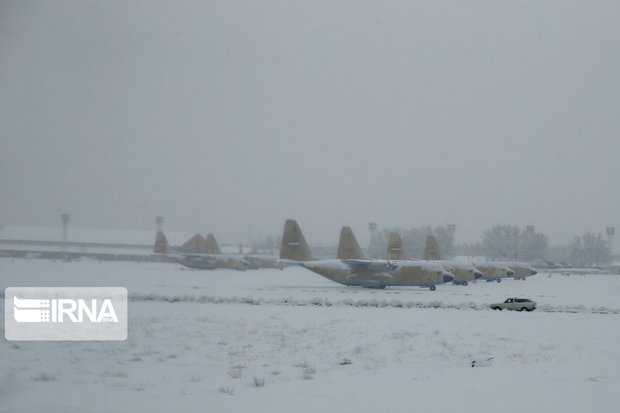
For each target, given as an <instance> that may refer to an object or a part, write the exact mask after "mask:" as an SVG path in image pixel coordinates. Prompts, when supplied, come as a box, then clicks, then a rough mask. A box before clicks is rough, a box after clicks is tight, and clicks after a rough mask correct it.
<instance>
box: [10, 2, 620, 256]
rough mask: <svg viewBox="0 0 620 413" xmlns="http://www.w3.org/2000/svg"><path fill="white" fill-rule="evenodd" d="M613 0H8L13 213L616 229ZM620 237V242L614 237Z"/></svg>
mask: <svg viewBox="0 0 620 413" xmlns="http://www.w3.org/2000/svg"><path fill="white" fill-rule="evenodd" d="M619 15H620V3H619V2H617V1H592V2H585V1H565V0H557V1H537V2H530V1H509V2H497V1H467V0H463V1H438V2H435V1H331V0H330V1H316V0H313V1H303V2H302V1H289V0H282V1H272V0H263V1H174V2H171V1H151V0H148V1H146V0H144V1H133V0H132V1H125V0H113V1H57V2H48V1H33V2H23V1H6V0H2V1H0V226H4V225H17V224H19V225H59V222H60V214H61V213H63V212H68V213H70V214H71V225H74V226H81V227H108V228H136V229H152V228H154V218H155V216H156V215H162V216H164V217H165V224H164V228H165V229H167V230H170V231H172V230H183V231H197V232H201V233H205V232H213V233H214V234H215V235H216V236H217V238H218V239H219V240H220V242H236V241H239V240H245V239H247V238H248V236H249V232H250V231H251V233H252V236H254V237H257V236H259V235H267V234H279V233H280V232H281V230H282V226H283V223H284V220H285V219H286V218H296V219H297V220H298V221H299V223H300V224H301V226H302V228H303V230H304V232H305V234H306V238H307V239H308V240H309V241H310V242H311V243H319V242H320V243H329V244H333V243H335V242H336V241H337V237H338V234H339V230H340V226H342V225H350V226H352V227H353V230H354V231H355V232H356V234H357V236H358V238H359V239H360V241H361V243H362V245H365V244H366V243H367V241H368V231H367V227H368V222H371V221H374V222H377V223H378V225H379V227H380V228H385V227H394V226H399V227H404V228H409V227H417V226H419V225H432V226H435V225H446V224H449V223H454V224H456V241H457V242H469V241H477V240H479V239H480V237H481V235H482V232H483V231H484V230H485V229H487V228H489V227H491V226H493V225H495V224H498V223H505V224H511V225H535V226H536V230H537V231H540V232H544V233H546V234H547V235H548V236H549V237H550V243H551V244H559V243H565V242H567V241H569V240H570V239H571V238H572V237H573V236H575V235H581V234H582V233H583V232H585V231H587V230H592V231H594V232H603V233H604V231H605V227H606V226H616V227H617V228H618V229H619V230H620V217H619V213H618V211H620V191H619V189H618V177H620V140H619V138H620V134H619V131H620V116H619V115H620V111H619V109H620V82H619V81H618V73H620V53H619V52H620V50H619V43H618V39H620V25H618V16H619ZM616 249H618V248H616Z"/></svg>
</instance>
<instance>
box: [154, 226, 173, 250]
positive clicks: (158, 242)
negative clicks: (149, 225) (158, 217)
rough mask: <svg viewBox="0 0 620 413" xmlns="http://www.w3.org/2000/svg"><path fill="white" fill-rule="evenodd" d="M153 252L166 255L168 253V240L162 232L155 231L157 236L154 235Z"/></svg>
mask: <svg viewBox="0 0 620 413" xmlns="http://www.w3.org/2000/svg"><path fill="white" fill-rule="evenodd" d="M153 252H154V253H155V254H167V253H169V252H170V245H169V244H168V239H167V238H166V235H164V233H163V231H157V235H155V245H154V246H153Z"/></svg>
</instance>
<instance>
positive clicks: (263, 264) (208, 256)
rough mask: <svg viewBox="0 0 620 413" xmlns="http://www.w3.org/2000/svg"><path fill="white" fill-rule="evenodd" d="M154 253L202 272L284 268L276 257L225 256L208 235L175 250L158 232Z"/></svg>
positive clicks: (193, 238)
mask: <svg viewBox="0 0 620 413" xmlns="http://www.w3.org/2000/svg"><path fill="white" fill-rule="evenodd" d="M153 252H154V253H156V254H164V255H166V256H168V258H170V259H172V260H173V261H175V262H178V263H179V264H182V265H184V266H186V267H189V268H196V269H200V270H213V269H217V268H230V269H234V270H241V271H243V270H249V269H258V268H280V269H281V268H282V266H281V265H280V264H279V263H278V260H277V258H276V257H275V256H268V255H252V254H250V255H248V254H224V253H222V250H221V249H220V246H219V245H218V243H217V241H216V240H215V237H214V236H213V234H208V235H207V238H204V237H203V236H201V235H200V234H196V235H194V236H193V237H192V238H190V239H189V240H188V241H187V242H185V243H184V244H183V245H182V246H181V247H180V248H177V249H175V250H173V249H172V248H171V247H170V245H169V244H168V240H167V239H166V236H165V235H164V233H163V232H162V231H158V232H157V235H156V237H155V247H154V248H153Z"/></svg>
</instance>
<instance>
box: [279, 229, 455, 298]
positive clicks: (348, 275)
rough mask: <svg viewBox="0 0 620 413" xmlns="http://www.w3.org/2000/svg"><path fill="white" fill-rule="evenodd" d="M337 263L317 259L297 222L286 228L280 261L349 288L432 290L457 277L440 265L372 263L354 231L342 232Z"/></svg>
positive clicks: (388, 261)
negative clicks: (366, 256)
mask: <svg viewBox="0 0 620 413" xmlns="http://www.w3.org/2000/svg"><path fill="white" fill-rule="evenodd" d="M338 255H339V258H337V259H327V260H322V259H316V258H313V257H312V253H311V252H310V247H309V246H308V244H307V242H306V239H305V238H304V236H303V233H302V232H301V228H300V227H299V225H298V224H297V221H295V220H293V219H289V220H287V221H286V223H285V224H284V233H283V235H282V246H281V249H280V260H281V261H282V262H284V263H287V264H292V263H294V264H298V265H301V266H303V267H304V268H307V269H309V270H310V271H312V272H315V273H317V274H319V275H322V276H323V277H325V278H327V279H329V280H331V281H334V282H337V283H339V284H343V285H347V286H361V287H365V288H378V289H382V288H385V287H388V286H418V287H428V288H430V289H431V290H432V291H434V290H435V288H436V287H435V286H436V285H439V284H443V283H446V282H450V281H452V280H453V279H454V276H453V275H452V274H450V273H449V272H448V271H446V270H445V269H444V268H443V267H441V266H440V265H437V264H429V263H424V262H414V261H394V262H392V261H390V260H369V259H364V258H363V257H362V253H361V249H360V248H359V244H358V243H357V240H356V239H355V236H354V235H353V232H352V231H351V229H350V228H348V227H345V228H343V229H342V230H341V238H340V245H339V248H338Z"/></svg>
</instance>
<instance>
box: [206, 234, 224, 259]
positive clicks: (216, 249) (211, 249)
mask: <svg viewBox="0 0 620 413" xmlns="http://www.w3.org/2000/svg"><path fill="white" fill-rule="evenodd" d="M205 253H207V254H221V253H222V250H221V249H220V246H219V245H218V243H217V241H216V240H215V237H214V236H213V234H208V235H207V242H206V245H205Z"/></svg>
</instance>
